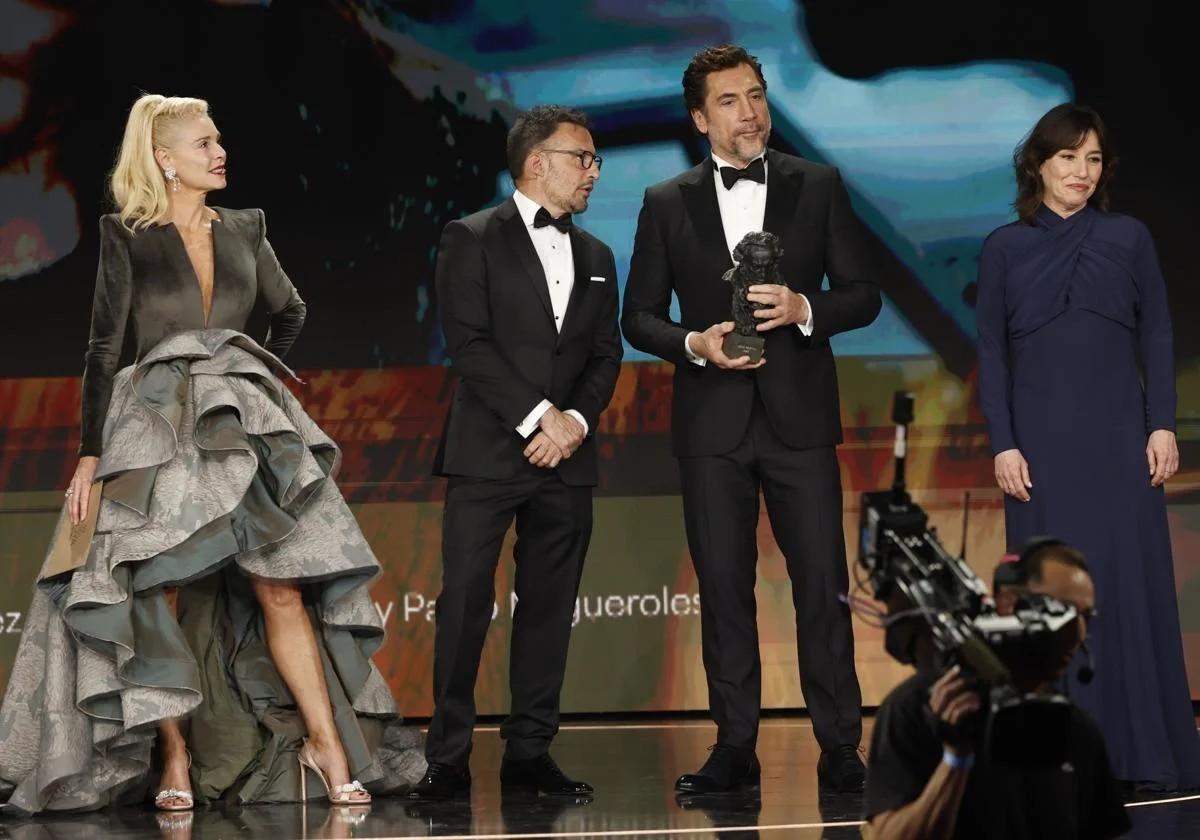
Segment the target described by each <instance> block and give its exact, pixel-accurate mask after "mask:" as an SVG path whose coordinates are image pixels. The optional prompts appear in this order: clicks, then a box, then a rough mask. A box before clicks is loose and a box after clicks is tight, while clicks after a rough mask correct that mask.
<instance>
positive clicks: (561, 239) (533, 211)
mask: <svg viewBox="0 0 1200 840" xmlns="http://www.w3.org/2000/svg"><path fill="white" fill-rule="evenodd" d="M513 201H515V202H516V205H517V212H518V213H520V214H521V221H523V222H524V223H525V229H526V230H527V231H529V238H530V240H532V241H533V250H535V251H536V252H537V255H538V260H539V261H540V262H541V264H542V271H543V272H544V273H545V275H546V286H547V287H548V288H549V290H550V308H551V310H552V311H553V313H554V328H555V329H556V330H558V331H559V332H562V326H563V319H564V318H565V317H566V316H567V304H568V303H570V301H571V289H573V288H574V287H575V258H574V255H573V254H572V253H571V235H570V234H568V233H564V232H563V231H561V230H559V229H558V228H556V227H554V226H553V225H544V226H543V227H540V228H535V227H534V226H533V219H534V217H535V216H536V215H537V211H538V210H540V209H542V208H541V205H539V204H538V203H537V202H536V201H534V200H533V199H532V198H530V197H529V196H527V195H525V194H524V193H523V192H521V191H520V190H515V191H514V192H513ZM547 212H549V211H547ZM552 405H553V403H552V402H550V400H542V401H541V402H540V403H538V404H537V406H535V407H534V409H533V411H531V412H529V414H527V415H526V416H525V419H524V420H522V421H521V425H519V426H517V434H519V435H520V436H521V437H523V438H527V437H529V436H530V435H531V434H533V433H534V432H535V431H537V428H538V422H539V421H540V420H541V419H542V415H543V414H545V413H546V412H547V411H548V410H549V409H550V407H551V406H552ZM566 413H567V414H570V415H571V416H572V417H574V418H575V419H576V420H578V421H579V424H580V425H581V426H583V434H584V437H586V436H587V434H588V431H589V429H588V424H587V421H586V420H584V419H583V415H582V414H580V413H579V412H578V411H575V410H574V409H568V410H567V411H566Z"/></svg>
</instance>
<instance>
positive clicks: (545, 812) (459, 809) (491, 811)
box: [0, 718, 1200, 840]
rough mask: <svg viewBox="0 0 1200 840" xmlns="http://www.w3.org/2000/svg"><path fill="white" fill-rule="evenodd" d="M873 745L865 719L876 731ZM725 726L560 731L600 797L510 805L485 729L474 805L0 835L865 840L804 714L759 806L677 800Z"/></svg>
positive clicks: (1157, 808) (83, 825) (137, 822)
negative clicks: (823, 785) (677, 789)
mask: <svg viewBox="0 0 1200 840" xmlns="http://www.w3.org/2000/svg"><path fill="white" fill-rule="evenodd" d="M867 727H868V730H867V732H868V737H869V732H870V729H869V727H870V721H868V722H867ZM715 733H716V730H715V729H714V727H713V726H712V725H711V724H708V723H705V722H700V721H694V720H685V721H677V722H669V721H668V722H646V723H628V724H617V723H610V722H605V723H597V724H583V723H574V724H569V725H566V726H564V727H563V731H562V732H561V734H560V735H559V737H558V740H557V742H556V744H555V747H554V750H553V753H554V755H555V757H556V758H557V760H558V762H559V764H561V765H562V767H563V769H564V770H565V771H566V772H567V773H568V774H569V775H572V776H574V777H576V778H579V779H582V780H584V781H588V782H590V783H591V784H592V785H593V786H595V788H596V795H595V797H594V798H593V800H592V801H591V802H585V801H580V802H571V801H564V800H561V799H551V798H546V797H543V798H539V799H535V800H529V799H518V800H509V799H504V800H502V799H501V796H500V783H499V779H498V778H497V773H498V769H499V765H500V755H501V750H502V743H501V741H500V737H499V734H498V731H497V729H496V727H494V726H483V727H480V728H479V731H478V732H477V735H476V738H475V753H474V756H473V758H472V762H471V764H472V770H473V773H474V788H473V790H472V794H471V798H470V801H469V802H465V801H464V802H461V803H442V804H433V805H417V804H411V803H408V802H405V801H403V800H401V799H379V800H377V801H376V803H375V805H374V807H373V808H372V809H371V811H370V812H369V813H368V814H365V815H350V814H347V813H345V812H339V811H338V810H337V809H330V808H328V807H325V806H315V807H314V806H311V805H310V806H309V807H307V808H304V807H301V806H299V805H276V806H267V805H263V806H254V807H249V808H230V807H212V808H201V809H197V811H196V812H195V813H194V814H192V815H187V814H170V815H164V814H157V813H155V812H153V811H152V810H150V809H149V808H148V807H147V808H145V809H140V808H125V809H119V810H114V811H111V812H105V813H100V814H92V815H88V816H78V817H58V818H41V819H38V820H32V821H23V822H18V821H14V820H12V819H9V818H3V819H0V837H6V836H10V837H12V838H14V840H51V838H71V839H72V840H90V838H98V840H140V838H151V837H153V838H159V837H162V838H168V839H169V840H209V839H210V838H232V837H247V838H249V837H253V838H258V837H270V838H273V840H284V838H310V837H311V838H318V837H321V838H350V837H370V838H382V837H443V838H462V839H463V840H466V838H474V839H475V840H482V838H501V837H518V838H550V837H579V838H583V837H596V838H602V837H613V838H622V837H629V838H634V837H649V838H654V837H663V838H708V837H712V838H721V839H722V840H726V839H727V838H742V840H745V838H760V837H761V838H764V840H772V838H792V837H795V838H828V840H849V838H858V837H860V836H861V829H860V826H861V823H860V822H859V816H860V810H861V807H862V799H861V797H860V796H857V795H853V796H847V795H840V796H838V795H830V796H821V795H819V794H818V791H817V779H816V765H817V757H818V754H819V750H818V748H817V745H816V742H815V741H814V740H813V736H812V726H811V725H810V724H809V722H808V721H807V720H806V719H803V718H796V719H787V720H769V721H764V723H763V726H762V732H761V735H760V737H759V749H758V754H759V758H760V759H761V761H762V765H763V780H762V791H761V796H760V798H758V799H742V800H738V799H732V800H730V799H728V798H724V799H712V800H708V801H699V802H683V803H680V802H677V801H676V797H675V793H674V791H673V789H672V784H673V782H674V780H675V777H676V776H678V775H679V774H680V773H682V772H687V771H691V770H695V769H696V768H698V767H699V766H700V764H701V763H703V761H704V759H705V758H706V755H707V753H706V750H707V748H708V746H709V745H710V744H711V743H712V742H713V740H714V737H715ZM1130 817H1131V818H1132V820H1133V824H1134V830H1133V832H1132V833H1131V834H1129V835H1127V836H1128V837H1134V838H1145V840H1150V839H1151V838H1153V840H1174V838H1181V839H1182V838H1194V837H1200V796H1190V797H1169V798H1162V799H1159V800H1145V801H1139V802H1136V803H1131V805H1130Z"/></svg>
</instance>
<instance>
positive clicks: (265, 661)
mask: <svg viewBox="0 0 1200 840" xmlns="http://www.w3.org/2000/svg"><path fill="white" fill-rule="evenodd" d="M218 212H219V214H220V221H218V222H214V224H213V248H214V257H215V272H214V282H213V299H212V310H211V313H210V316H209V319H208V322H207V323H205V321H204V315H203V311H202V303H201V297H200V291H199V284H198V283H197V281H196V275H195V272H194V271H193V269H192V266H191V263H190V261H189V260H188V257H187V253H186V251H185V249H184V246H183V241H182V239H181V238H180V236H179V234H178V232H177V231H176V230H175V228H174V227H173V226H171V225H164V226H156V227H152V228H149V229H147V230H144V231H142V232H140V233H137V234H131V233H129V232H128V231H127V230H126V229H125V228H123V227H122V226H121V225H120V223H119V222H118V221H117V219H116V218H115V217H112V216H106V217H104V218H103V219H102V220H101V225H100V227H101V259H100V270H99V276H98V279H97V284H96V298H95V302H94V306H93V317H92V336H91V340H90V342H89V348H88V354H87V369H86V372H85V374H84V400H83V402H84V405H83V441H82V445H81V447H80V451H81V454H84V455H98V456H100V465H99V469H98V472H97V478H102V479H104V480H105V482H106V483H105V485H104V494H103V498H102V500H101V506H100V514H99V519H98V521H97V529H96V536H95V538H94V539H93V542H92V545H91V548H90V551H89V554H88V559H87V565H86V566H85V567H83V568H81V569H78V570H76V571H75V572H74V573H71V574H68V575H59V576H57V577H53V578H49V579H47V580H44V581H41V582H40V583H39V584H38V586H37V587H36V589H35V591H34V595H33V602H32V604H31V605H30V608H29V611H28V614H27V619H26V622H25V630H24V633H23V635H22V637H21V642H20V645H19V647H18V650H17V656H16V660H15V663H14V665H13V669H12V674H11V677H10V680H9V684H8V687H7V690H6V693H5V696H4V702H3V706H0V801H2V802H3V804H4V809H3V810H4V811H7V812H12V811H16V812H20V813H35V812H40V811H59V810H73V809H91V808H98V807H102V806H105V805H108V804H112V803H116V802H120V801H128V800H137V799H140V798H142V797H146V796H149V795H152V794H153V790H154V788H155V786H156V784H157V774H158V768H157V767H156V766H154V763H153V759H154V754H153V753H154V751H153V746H154V741H155V736H156V732H157V726H158V724H159V723H160V722H161V721H163V720H165V719H171V718H181V719H184V721H185V724H184V725H185V735H186V737H187V741H188V747H189V749H190V750H191V752H192V755H193V765H192V768H191V775H192V786H193V790H194V792H195V794H196V798H197V801H198V802H203V801H206V800H212V799H216V798H226V799H229V800H232V801H236V802H239V803H241V804H248V803H253V802H280V801H294V800H296V799H298V798H299V791H300V779H299V765H298V763H297V760H296V751H297V750H298V748H299V746H300V741H301V738H302V737H303V736H304V734H305V732H304V725H303V721H302V720H301V718H300V716H299V714H298V712H297V710H296V707H295V704H294V701H293V699H292V697H291V696H290V694H289V692H288V690H287V687H286V686H285V684H284V682H283V680H282V679H281V677H280V675H279V673H278V672H277V671H276V669H275V666H274V664H273V661H272V659H271V656H270V654H269V652H268V650H267V645H266V640H265V634H264V631H263V624H262V616H261V613H260V611H259V608H258V605H257V602H256V600H255V598H254V595H253V592H252V590H251V588H250V583H249V580H248V576H254V577H259V578H269V579H275V580H286V581H293V582H298V583H300V584H301V585H302V587H301V588H302V591H303V592H304V595H305V602H306V604H307V605H308V609H309V612H310V615H311V617H312V619H313V621H314V626H315V627H316V628H317V641H318V645H319V647H320V652H321V658H322V662H323V665H324V671H325V679H326V682H327V684H328V688H329V694H330V700H331V702H332V704H333V712H334V720H335V722H336V725H337V728H338V731H339V734H340V735H341V739H342V743H343V745H344V746H345V749H346V755H347V759H348V761H349V764H350V771H351V776H352V777H355V778H358V779H360V780H361V781H362V782H363V783H364V784H366V785H367V787H368V789H370V790H372V791H373V792H375V793H384V792H388V791H393V790H397V789H400V788H402V787H403V786H405V785H407V784H411V783H413V782H415V781H416V780H417V779H419V778H420V776H421V775H422V774H423V772H424V769H425V761H424V758H423V757H422V750H421V744H420V735H419V732H418V731H416V730H415V729H411V728H406V727H403V726H401V725H400V717H399V713H398V710H397V708H396V705H395V702H394V700H393V698H392V695H391V692H390V690H389V689H388V686H387V684H386V682H385V681H384V679H383V677H382V676H381V675H380V673H379V671H378V670H377V669H376V668H375V666H374V665H373V664H372V662H371V655H372V654H373V653H374V652H375V650H377V649H378V647H379V645H380V643H381V642H382V639H383V627H382V623H381V621H380V617H379V613H378V611H377V610H376V609H375V606H374V603H373V601H372V600H371V597H370V595H369V592H368V584H369V583H370V581H371V580H372V578H374V577H375V575H376V574H377V573H378V571H379V564H378V562H377V561H376V559H375V557H374V555H373V554H372V552H371V548H370V546H368V545H367V542H366V540H365V539H364V538H363V535H362V533H361V531H360V530H359V528H358V525H357V524H356V522H355V520H354V517H353V515H352V514H351V512H350V510H349V508H348V507H347V506H346V503H345V501H344V500H343V498H342V496H341V493H340V492H339V491H338V489H337V487H336V485H335V484H334V480H333V479H334V476H335V474H336V472H337V467H338V462H339V457H340V456H339V451H338V448H337V446H336V444H334V442H333V441H332V440H330V439H329V437H327V436H326V435H325V434H324V433H323V432H322V431H321V430H320V429H319V428H318V427H317V425H316V424H315V423H313V421H312V420H311V419H310V418H309V417H308V416H307V415H306V414H305V413H304V410H303V408H301V406H300V404H299V403H298V402H297V400H296V399H295V398H294V397H293V396H292V394H291V392H290V391H289V390H288V389H287V388H286V387H285V386H284V384H283V383H282V382H281V377H291V376H293V374H292V373H291V371H290V370H289V369H288V368H287V367H285V366H284V364H283V363H282V362H281V361H280V360H279V356H281V355H283V353H284V352H286V350H287V349H288V347H289V346H290V345H291V343H292V341H293V340H294V338H295V336H296V334H297V333H298V332H299V328H300V325H301V324H302V323H303V319H304V312H305V309H304V304H303V302H302V301H301V300H300V297H299V295H298V294H297V293H296V290H295V288H294V287H293V286H292V284H291V282H290V281H289V280H288V279H287V276H286V275H285V274H284V273H283V271H282V269H281V268H280V267H279V263H278V261H277V260H276V258H275V255H274V253H273V252H272V250H271V247H270V244H269V243H268V242H267V240H266V236H265V223H264V219H263V215H262V212H261V211H255V210H249V211H245V210H228V209H219V210H218ZM260 300H261V301H262V302H263V303H265V305H266V306H267V308H268V309H269V310H270V311H271V313H272V317H271V331H270V333H269V334H268V337H267V341H266V349H264V348H263V347H260V346H259V345H258V344H256V343H255V342H254V341H253V340H252V339H250V338H249V337H247V336H246V335H244V334H242V332H241V331H242V330H243V329H244V327H245V323H246V319H247V318H248V317H249V315H250V311H251V309H252V308H253V306H254V304H255V303H256V302H257V301H260ZM129 322H132V326H133V330H134V335H135V338H136V344H137V349H138V360H137V362H136V363H135V364H134V365H132V366H131V367H128V368H125V369H124V370H121V371H120V372H117V371H116V366H117V359H118V357H119V354H120V349H121V345H122V341H123V338H124V333H125V330H126V325H127V324H128V323H129ZM171 587H179V601H178V608H177V613H176V614H175V615H173V614H172V612H171V610H170V609H169V608H168V605H167V600H166V595H165V592H164V590H165V589H168V588H171ZM176 615H177V618H176ZM309 793H310V796H319V795H323V790H322V789H321V788H320V785H314V784H310V785H309Z"/></svg>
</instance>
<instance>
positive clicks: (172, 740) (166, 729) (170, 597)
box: [158, 589, 192, 807]
mask: <svg viewBox="0 0 1200 840" xmlns="http://www.w3.org/2000/svg"><path fill="white" fill-rule="evenodd" d="M165 594H166V596H167V605H168V606H170V608H171V613H172V614H173V615H174V614H176V602H177V600H178V598H179V590H178V589H168V590H166V593H165ZM158 748H159V749H160V750H161V751H162V762H163V772H162V779H160V780H159V784H158V789H159V790H167V789H168V788H171V789H174V790H191V789H192V781H191V778H189V776H188V756H187V742H186V741H184V740H183V731H182V730H181V729H180V728H179V721H177V720H164V721H163V722H162V723H160V724H159V725H158ZM161 804H163V805H167V806H174V807H180V806H183V805H187V804H188V803H187V800H184V799H178V798H172V799H167V800H164V801H163V802H162V803H161Z"/></svg>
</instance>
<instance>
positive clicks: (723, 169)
mask: <svg viewBox="0 0 1200 840" xmlns="http://www.w3.org/2000/svg"><path fill="white" fill-rule="evenodd" d="M713 166H717V162H716V161H715V160H714V161H713ZM717 169H718V171H720V173H721V182H722V183H724V184H725V189H727V190H731V189H733V185H734V184H736V183H737V182H738V181H740V180H742V179H743V178H745V179H746V180H748V181H757V182H758V183H760V184H765V183H767V166H766V164H765V163H763V159H762V158H760V157H759V158H755V159H754V160H752V161H751V162H750V165H749V166H747V167H746V168H745V169H734V168H733V167H732V166H717Z"/></svg>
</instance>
